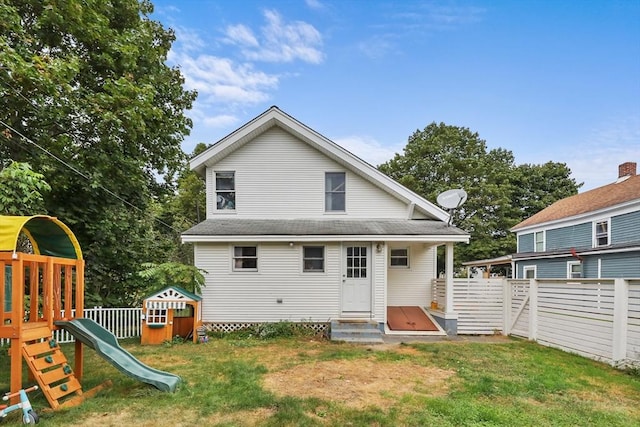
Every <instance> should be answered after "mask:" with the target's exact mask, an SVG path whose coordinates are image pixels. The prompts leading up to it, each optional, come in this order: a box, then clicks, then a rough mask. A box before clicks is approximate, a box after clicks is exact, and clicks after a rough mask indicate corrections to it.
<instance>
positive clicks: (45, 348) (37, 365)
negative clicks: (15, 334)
mask: <svg viewBox="0 0 640 427" xmlns="http://www.w3.org/2000/svg"><path fill="white" fill-rule="evenodd" d="M27 325H28V327H27ZM22 333H23V335H22V338H23V339H22V342H23V344H22V355H23V357H24V360H25V361H26V363H27V365H28V366H29V370H30V371H31V374H32V375H33V377H34V378H35V380H36V381H37V382H38V385H39V386H40V389H41V390H42V393H43V394H44V396H45V397H46V398H47V401H48V402H49V405H51V408H53V409H57V408H59V407H61V406H64V403H61V399H65V398H67V397H71V396H72V395H74V394H75V395H76V396H81V395H82V386H81V385H80V382H79V381H78V379H77V378H76V377H75V375H74V373H73V370H72V369H71V367H70V366H69V364H68V363H67V358H66V357H65V355H64V354H63V353H62V351H61V350H60V346H59V345H58V343H57V342H56V341H55V340H54V339H53V334H52V331H51V329H50V328H49V326H48V325H47V323H46V322H36V323H31V324H25V327H24V329H23V332H22Z"/></svg>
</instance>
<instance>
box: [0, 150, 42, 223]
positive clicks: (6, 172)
mask: <svg viewBox="0 0 640 427" xmlns="http://www.w3.org/2000/svg"><path fill="white" fill-rule="evenodd" d="M0 188H1V189H2V191H1V192H0V215H31V214H33V212H40V213H45V212H46V210H45V205H44V195H45V194H46V193H48V192H49V191H51V186H50V185H49V184H48V183H47V182H46V181H45V180H44V176H43V175H42V174H40V173H37V172H34V171H33V170H32V169H31V166H30V165H29V164H28V163H18V162H11V163H9V165H7V166H6V167H3V165H2V164H0Z"/></svg>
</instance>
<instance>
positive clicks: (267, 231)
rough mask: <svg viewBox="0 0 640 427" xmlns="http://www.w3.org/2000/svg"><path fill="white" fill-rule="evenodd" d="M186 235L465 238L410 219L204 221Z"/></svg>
mask: <svg viewBox="0 0 640 427" xmlns="http://www.w3.org/2000/svg"><path fill="white" fill-rule="evenodd" d="M182 234H183V235H185V236H307V235H309V236H323V235H332V236H336V235H349V236H354V235H379V236H393V235H398V236H403V235H407V236H413V235H449V236H450V235H466V234H467V233H465V232H464V231H463V230H461V229H459V228H456V227H452V226H447V224H446V223H444V222H442V221H434V220H410V219H357V220H356V219H353V220H313V219H239V218H234V219H207V220H206V221H204V222H201V223H200V224H198V225H196V226H194V227H192V228H190V229H189V230H187V231H185V232H184V233H182Z"/></svg>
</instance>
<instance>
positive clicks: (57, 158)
mask: <svg viewBox="0 0 640 427" xmlns="http://www.w3.org/2000/svg"><path fill="white" fill-rule="evenodd" d="M0 124H2V125H3V126H4V127H6V128H7V129H9V130H10V131H12V132H13V133H15V134H16V135H19V136H20V137H21V138H22V139H23V140H25V141H26V142H28V143H29V144H31V145H33V146H35V147H37V148H39V149H40V150H42V151H43V152H45V153H46V154H47V155H48V156H50V157H52V158H54V159H55V160H57V161H58V162H59V163H61V164H63V165H64V166H66V167H67V168H69V169H71V170H72V171H73V172H74V173H76V174H78V175H80V176H81V177H83V178H84V179H86V180H87V181H90V180H91V177H90V176H89V175H86V174H84V173H82V172H81V171H80V170H78V169H77V168H76V167H74V166H73V165H71V164H69V163H67V162H65V161H64V160H62V159H61V158H60V157H58V156H56V155H55V154H53V153H52V152H50V151H49V150H47V149H46V148H44V147H42V146H40V145H38V144H37V143H36V142H35V141H33V140H31V139H30V138H28V137H27V136H25V135H23V134H22V133H20V132H19V131H18V130H16V129H15V128H13V127H12V126H10V125H9V124H7V123H5V122H4V121H3V120H0ZM3 136H4V135H3ZM5 138H6V136H5ZM98 188H100V189H102V190H103V191H105V192H106V193H108V194H110V195H111V196H113V197H115V198H116V199H118V200H120V201H121V202H122V203H124V204H125V205H127V206H130V207H132V208H133V209H135V210H137V211H139V212H141V213H144V214H146V213H147V212H145V211H144V210H143V209H141V208H139V207H137V206H136V205H134V204H132V203H131V202H129V201H127V200H125V199H123V198H122V197H120V196H119V195H118V194H116V193H114V192H113V191H111V190H109V189H108V188H106V187H105V186H103V185H102V184H98ZM154 220H156V221H158V222H159V223H160V224H162V225H164V226H165V227H167V228H169V229H171V230H173V231H175V232H177V233H181V231H180V230H178V229H177V228H175V227H173V226H171V225H169V224H167V223H166V222H164V221H162V220H161V219H158V218H155V217H154Z"/></svg>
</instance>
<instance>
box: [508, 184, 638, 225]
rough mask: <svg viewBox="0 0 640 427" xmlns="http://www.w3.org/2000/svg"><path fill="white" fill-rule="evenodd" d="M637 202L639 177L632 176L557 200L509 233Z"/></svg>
mask: <svg viewBox="0 0 640 427" xmlns="http://www.w3.org/2000/svg"><path fill="white" fill-rule="evenodd" d="M638 200H640V175H632V176H629V177H625V178H622V179H619V180H618V181H616V182H614V183H612V184H608V185H604V186H602V187H598V188H594V189H593V190H589V191H585V192H584V193H580V194H576V195H575V196H570V197H567V198H564V199H561V200H558V201H557V202H555V203H553V204H552V205H550V206H548V207H547V208H545V209H543V210H541V211H540V212H538V213H537V214H535V215H533V216H531V217H529V218H527V219H525V220H524V221H522V222H521V223H519V224H518V225H516V226H515V227H513V228H512V229H511V231H518V230H521V229H523V228H527V227H530V226H534V225H540V224H544V223H548V222H554V221H558V220H561V219H566V218H570V217H575V216H580V215H583V214H588V213H591V212H596V211H599V210H602V209H606V208H611V207H614V206H619V205H623V204H625V203H630V202H634V201H638Z"/></svg>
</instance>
